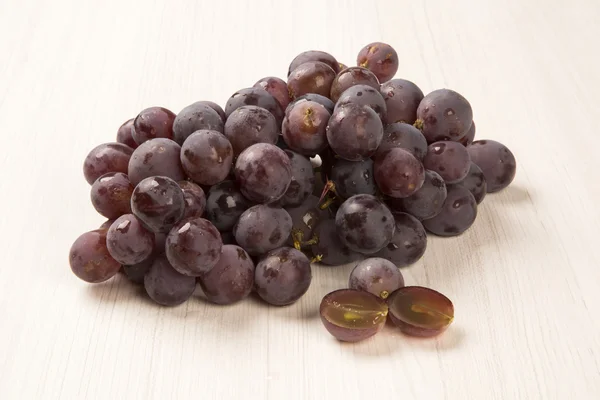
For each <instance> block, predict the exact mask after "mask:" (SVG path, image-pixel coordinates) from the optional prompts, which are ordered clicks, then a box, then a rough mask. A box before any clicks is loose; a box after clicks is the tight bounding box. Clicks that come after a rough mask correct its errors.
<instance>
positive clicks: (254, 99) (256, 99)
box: [225, 87, 283, 126]
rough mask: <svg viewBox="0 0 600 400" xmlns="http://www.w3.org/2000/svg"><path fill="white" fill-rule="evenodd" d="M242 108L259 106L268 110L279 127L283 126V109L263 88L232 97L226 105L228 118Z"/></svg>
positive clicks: (256, 88) (247, 89) (239, 93)
mask: <svg viewBox="0 0 600 400" xmlns="http://www.w3.org/2000/svg"><path fill="white" fill-rule="evenodd" d="M242 106H258V107H262V108H265V109H267V110H268V111H269V112H270V113H271V114H273V116H274V117H275V120H276V121H277V126H281V122H282V121H283V109H282V108H281V106H280V105H279V103H278V102H277V100H276V99H275V97H273V96H271V95H270V94H269V92H267V91H266V90H264V89H262V88H258V87H253V88H246V89H241V90H238V91H237V92H235V93H234V94H232V95H231V97H230V98H229V100H227V104H226V105H225V115H227V118H229V116H230V115H231V113H232V112H233V111H234V110H236V109H238V108H240V107H242Z"/></svg>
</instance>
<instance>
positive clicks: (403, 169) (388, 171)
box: [373, 147, 425, 198]
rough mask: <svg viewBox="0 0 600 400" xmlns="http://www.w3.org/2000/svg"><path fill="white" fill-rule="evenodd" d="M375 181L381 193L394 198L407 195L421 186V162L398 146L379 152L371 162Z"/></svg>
mask: <svg viewBox="0 0 600 400" xmlns="http://www.w3.org/2000/svg"><path fill="white" fill-rule="evenodd" d="M373 172H374V174H375V182H377V186H378V187H379V190H381V192H382V193H384V194H386V195H388V196H390V197H395V198H403V197H408V196H411V195H412V194H414V193H415V192H416V191H417V190H419V189H420V188H421V186H423V182H424V181H425V169H424V168H423V164H421V162H420V161H419V160H417V159H416V158H415V156H413V155H412V154H411V153H409V152H408V151H406V150H404V149H401V148H399V147H395V148H392V149H390V150H388V151H386V152H385V153H383V154H379V155H378V156H377V157H376V158H375V162H374V163H373Z"/></svg>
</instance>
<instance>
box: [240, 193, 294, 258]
mask: <svg viewBox="0 0 600 400" xmlns="http://www.w3.org/2000/svg"><path fill="white" fill-rule="evenodd" d="M291 232H292V217H290V214H288V213H287V211H285V210H284V209H283V208H279V207H272V206H269V205H265V204H258V205H255V206H252V207H250V208H249V209H247V210H246V211H244V212H243V213H242V215H240V218H239V220H238V222H237V223H236V224H235V226H234V227H233V234H234V235H235V241H236V242H237V243H238V244H239V245H240V246H242V247H243V248H244V249H245V250H246V251H247V252H248V253H249V254H251V255H253V256H257V255H261V254H264V253H266V252H268V251H270V250H273V249H276V248H278V247H281V246H282V245H283V244H284V243H285V241H286V240H287V238H288V237H289V236H290V233H291Z"/></svg>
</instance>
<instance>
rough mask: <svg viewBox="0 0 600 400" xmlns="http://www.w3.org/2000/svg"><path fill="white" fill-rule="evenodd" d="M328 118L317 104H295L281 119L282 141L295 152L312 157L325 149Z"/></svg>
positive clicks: (326, 112) (311, 102)
mask: <svg viewBox="0 0 600 400" xmlns="http://www.w3.org/2000/svg"><path fill="white" fill-rule="evenodd" d="M330 117H331V114H330V113H329V112H328V111H327V109H326V108H325V107H323V106H322V105H320V104H319V103H316V102H314V101H303V102H300V103H297V104H295V105H294V106H293V107H292V109H291V110H290V111H289V112H288V113H287V114H286V116H285V118H284V119H283V125H282V128H281V129H282V133H283V140H284V141H285V143H286V144H287V145H288V147H289V148H290V149H292V150H294V151H295V152H297V153H300V154H304V155H307V156H313V155H315V154H317V153H319V152H320V151H323V150H324V149H325V148H326V147H327V136H326V129H327V123H328V122H329V118H330Z"/></svg>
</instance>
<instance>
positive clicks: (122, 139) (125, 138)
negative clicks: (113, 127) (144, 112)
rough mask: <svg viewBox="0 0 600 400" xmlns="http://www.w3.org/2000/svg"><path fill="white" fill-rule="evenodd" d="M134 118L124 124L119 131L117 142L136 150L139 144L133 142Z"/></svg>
mask: <svg viewBox="0 0 600 400" xmlns="http://www.w3.org/2000/svg"><path fill="white" fill-rule="evenodd" d="M132 135H133V118H131V119H128V120H127V121H125V122H123V125H121V126H120V127H119V130H118V131H117V142H119V143H123V144H124V145H126V146H129V147H131V148H132V149H135V148H136V147H137V146H138V144H137V143H136V142H135V140H133V136H132Z"/></svg>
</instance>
